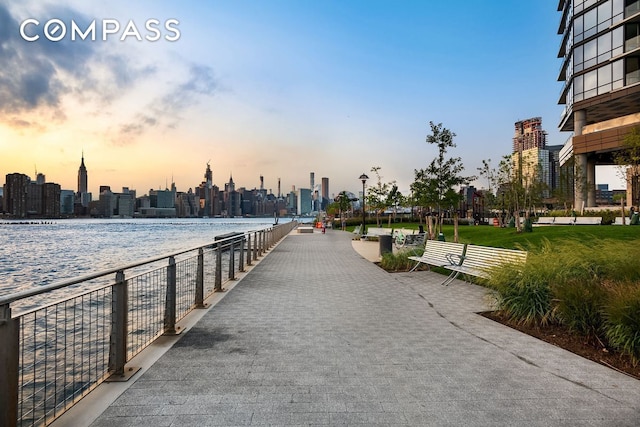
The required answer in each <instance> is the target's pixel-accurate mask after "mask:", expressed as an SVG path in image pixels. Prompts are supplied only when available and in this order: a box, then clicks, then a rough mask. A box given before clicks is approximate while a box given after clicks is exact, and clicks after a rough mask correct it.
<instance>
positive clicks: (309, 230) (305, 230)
mask: <svg viewBox="0 0 640 427" xmlns="http://www.w3.org/2000/svg"><path fill="white" fill-rule="evenodd" d="M298 233H313V227H311V226H310V225H300V226H298Z"/></svg>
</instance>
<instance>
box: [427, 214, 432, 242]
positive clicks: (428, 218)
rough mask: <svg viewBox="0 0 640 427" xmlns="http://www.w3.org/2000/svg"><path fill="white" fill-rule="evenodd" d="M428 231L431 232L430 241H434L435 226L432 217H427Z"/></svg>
mask: <svg viewBox="0 0 640 427" xmlns="http://www.w3.org/2000/svg"><path fill="white" fill-rule="evenodd" d="M427 230H428V232H429V240H433V224H432V221H431V215H429V216H428V217H427Z"/></svg>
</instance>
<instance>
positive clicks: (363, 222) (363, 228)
mask: <svg viewBox="0 0 640 427" xmlns="http://www.w3.org/2000/svg"><path fill="white" fill-rule="evenodd" d="M359 179H360V180H361V181H362V230H360V233H361V234H362V235H363V236H366V235H367V230H366V229H365V219H364V206H365V200H366V199H365V197H364V196H365V194H364V184H365V183H366V182H367V180H368V179H369V177H368V176H367V175H366V174H365V173H364V172H363V173H362V175H360V178H359Z"/></svg>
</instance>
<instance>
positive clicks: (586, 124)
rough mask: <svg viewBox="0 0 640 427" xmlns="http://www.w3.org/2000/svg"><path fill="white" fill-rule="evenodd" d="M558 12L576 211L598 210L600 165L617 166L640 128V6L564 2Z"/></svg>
mask: <svg viewBox="0 0 640 427" xmlns="http://www.w3.org/2000/svg"><path fill="white" fill-rule="evenodd" d="M558 11H559V12H561V13H562V17H561V19H560V25H559V27H558V34H560V35H562V43H561V45H560V50H559V52H558V58H561V59H562V66H561V68H560V74H559V76H558V81H562V82H564V86H563V89H562V92H561V95H560V99H559V101H558V103H559V104H564V105H565V109H564V111H563V112H562V116H561V119H560V124H559V128H560V130H562V131H570V132H573V137H572V138H571V139H570V140H569V141H568V142H567V144H569V145H570V148H571V151H572V153H573V160H574V162H575V180H574V181H575V195H574V204H575V207H577V208H581V207H583V206H587V207H588V206H595V205H596V191H595V190H596V187H595V167H596V165H597V164H612V163H613V158H612V153H614V152H615V151H617V150H619V149H620V147H621V144H622V141H623V140H624V137H625V136H626V135H627V134H628V133H629V131H630V130H631V129H632V128H633V127H635V126H640V101H639V99H640V84H638V83H640V49H639V48H640V0H560V1H559V2H558ZM563 154H567V153H566V150H563ZM562 157H563V159H569V158H571V156H566V155H563V156H562ZM634 194H635V192H634ZM634 203H637V201H634Z"/></svg>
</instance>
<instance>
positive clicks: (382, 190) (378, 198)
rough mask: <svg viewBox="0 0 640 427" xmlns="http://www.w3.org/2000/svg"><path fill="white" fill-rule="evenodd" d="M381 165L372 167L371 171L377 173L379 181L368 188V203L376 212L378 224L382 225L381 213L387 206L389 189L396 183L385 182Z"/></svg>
mask: <svg viewBox="0 0 640 427" xmlns="http://www.w3.org/2000/svg"><path fill="white" fill-rule="evenodd" d="M380 169H381V167H380V166H374V167H372V168H371V172H373V173H375V174H376V178H377V182H376V184H375V185H372V186H371V187H369V189H368V190H367V204H368V205H369V207H370V209H373V210H374V211H375V213H376V225H377V226H378V227H380V214H381V213H383V212H384V210H385V209H386V208H387V197H388V195H389V189H390V187H391V185H393V184H394V183H391V184H389V183H383V182H382V177H381V176H380Z"/></svg>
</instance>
